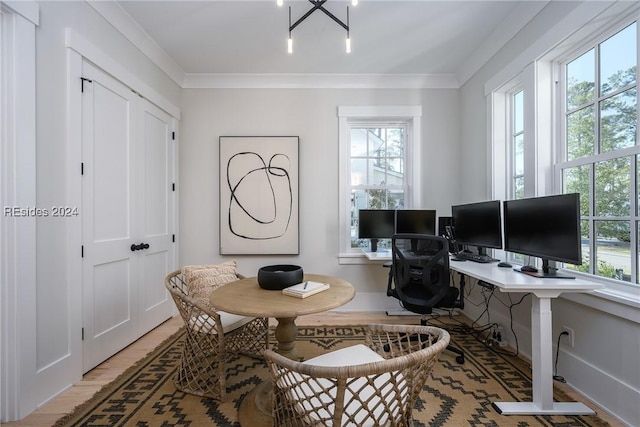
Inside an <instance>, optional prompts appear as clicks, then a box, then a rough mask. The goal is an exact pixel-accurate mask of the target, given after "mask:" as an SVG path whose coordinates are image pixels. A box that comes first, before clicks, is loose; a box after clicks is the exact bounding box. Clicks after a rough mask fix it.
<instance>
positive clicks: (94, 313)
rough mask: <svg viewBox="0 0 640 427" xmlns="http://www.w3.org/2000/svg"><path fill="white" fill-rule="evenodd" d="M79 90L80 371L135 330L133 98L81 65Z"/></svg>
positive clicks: (112, 81) (130, 338)
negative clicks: (82, 81)
mask: <svg viewBox="0 0 640 427" xmlns="http://www.w3.org/2000/svg"><path fill="white" fill-rule="evenodd" d="M83 75H84V76H85V78H88V79H90V80H91V82H92V83H91V84H85V85H84V93H83V96H82V132H83V135H82V136H83V138H82V139H83V142H82V162H83V171H84V172H83V178H82V211H81V212H82V215H83V218H82V240H83V277H82V279H83V331H84V334H83V335H84V341H83V372H86V371H88V370H89V369H91V368H93V367H94V366H96V365H97V364H98V363H100V362H102V361H103V360H105V359H106V358H108V357H109V356H111V355H113V354H114V353H115V352H117V351H118V350H120V349H122V348H123V347H125V346H126V345H128V344H130V343H131V342H132V341H133V340H134V339H135V338H137V336H136V329H137V313H136V310H135V308H136V307H137V295H136V288H135V283H136V281H137V270H138V263H139V261H138V259H139V257H137V256H136V254H135V253H134V252H131V250H130V249H129V247H130V245H131V236H134V235H135V234H136V232H137V230H136V227H137V224H136V222H135V221H132V216H131V213H132V212H135V210H136V209H137V206H136V198H135V197H134V194H133V192H132V189H133V188H136V187H137V186H138V185H139V184H138V182H137V177H136V174H134V173H132V170H133V169H132V165H133V164H135V163H136V161H137V159H136V153H135V150H134V146H133V144H132V141H133V138H134V137H135V135H136V120H135V119H136V117H135V114H134V112H135V108H134V107H135V105H136V104H135V103H136V102H137V99H136V98H137V96H136V95H135V94H134V93H133V92H132V91H131V90H129V89H128V88H127V87H125V86H124V85H122V84H121V83H120V82H118V81H117V80H115V79H113V78H111V77H110V76H109V75H107V74H106V73H104V72H102V71H100V70H98V69H97V68H95V67H93V66H92V65H90V64H89V63H86V62H85V63H83Z"/></svg>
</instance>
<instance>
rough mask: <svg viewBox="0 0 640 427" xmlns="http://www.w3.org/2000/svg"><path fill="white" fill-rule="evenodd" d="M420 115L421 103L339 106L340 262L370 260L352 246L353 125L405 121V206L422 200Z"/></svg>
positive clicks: (359, 262) (410, 205)
mask: <svg viewBox="0 0 640 427" xmlns="http://www.w3.org/2000/svg"><path fill="white" fill-rule="evenodd" d="M421 118H422V106H419V105H415V106H339V107H338V130H339V138H338V140H339V141H338V142H339V158H340V159H339V173H340V178H339V192H338V194H339V201H338V206H339V230H340V231H339V235H340V238H339V244H340V247H339V251H338V260H339V263H340V264H367V263H371V261H369V260H368V259H367V258H366V256H365V255H364V253H363V252H362V250H360V249H358V248H351V233H350V230H351V224H350V219H351V188H352V187H351V166H350V165H351V153H350V151H351V150H350V145H349V141H350V129H351V127H352V126H353V125H362V124H366V125H369V124H378V125H381V124H384V125H394V124H395V125H397V124H406V129H407V134H406V141H405V182H406V193H405V200H406V201H407V208H410V207H414V206H420V203H421V174H420V167H419V165H420V163H421V149H420V147H421V129H420V128H421Z"/></svg>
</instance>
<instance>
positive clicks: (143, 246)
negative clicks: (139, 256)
mask: <svg viewBox="0 0 640 427" xmlns="http://www.w3.org/2000/svg"><path fill="white" fill-rule="evenodd" d="M143 249H149V244H148V243H140V244H139V245H136V244H135V243H134V244H132V245H131V252H135V251H141V250H143Z"/></svg>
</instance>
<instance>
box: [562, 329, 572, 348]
mask: <svg viewBox="0 0 640 427" xmlns="http://www.w3.org/2000/svg"><path fill="white" fill-rule="evenodd" d="M562 332H566V333H567V335H563V336H562V339H563V340H564V342H565V343H567V344H569V346H571V347H573V329H571V328H570V327H568V326H563V327H562Z"/></svg>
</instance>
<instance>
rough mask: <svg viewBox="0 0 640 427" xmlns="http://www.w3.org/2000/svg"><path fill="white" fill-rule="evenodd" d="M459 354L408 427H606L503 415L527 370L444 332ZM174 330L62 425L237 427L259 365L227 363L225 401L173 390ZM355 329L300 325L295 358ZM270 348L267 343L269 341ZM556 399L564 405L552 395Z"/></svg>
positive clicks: (526, 384)
mask: <svg viewBox="0 0 640 427" xmlns="http://www.w3.org/2000/svg"><path fill="white" fill-rule="evenodd" d="M448 330H449V331H450V333H451V337H452V341H453V344H454V345H456V346H457V347H460V348H462V349H463V350H464V351H465V353H466V354H465V356H466V361H465V363H464V365H459V364H458V363H456V361H455V358H454V356H455V355H454V354H453V353H451V352H448V351H445V352H444V353H443V354H442V355H441V356H440V361H439V363H437V364H436V366H435V367H434V370H433V371H432V374H431V378H430V379H429V380H427V383H426V384H425V387H424V390H423V392H422V394H421V395H420V398H419V399H418V401H417V403H416V408H415V410H414V418H415V422H414V426H415V427H418V426H518V427H525V426H606V425H608V424H607V423H606V422H604V421H602V420H601V419H600V418H598V417H597V416H514V415H510V416H503V415H500V414H498V413H497V412H496V410H495V409H494V408H493V407H492V405H491V403H492V402H494V401H519V400H529V401H530V400H531V379H530V367H529V366H528V365H527V364H526V363H524V362H523V361H522V360H521V359H519V358H517V357H513V356H509V355H504V354H500V353H496V352H494V351H492V350H491V349H489V348H487V347H485V345H484V344H483V343H482V342H480V341H478V340H477V339H476V338H474V337H473V336H471V335H469V334H465V333H463V332H461V331H456V330H455V328H453V329H448ZM182 336H183V333H182V331H180V332H178V333H176V334H175V335H174V336H172V337H170V338H169V339H167V340H166V341H165V342H164V343H162V344H161V345H160V346H158V347H157V348H156V349H155V350H153V351H152V352H151V353H149V355H148V356H147V357H145V358H144V359H143V360H142V361H140V362H139V363H137V364H136V365H135V366H133V367H131V368H129V369H128V370H127V371H126V372H125V373H124V374H122V375H121V376H120V377H119V378H118V379H116V380H115V381H113V382H112V383H111V384H108V385H106V386H105V387H104V388H103V389H102V390H101V391H99V392H98V393H96V395H95V396H94V397H93V398H92V399H91V400H90V401H88V402H86V403H85V404H83V405H81V406H80V407H78V408H76V409H75V410H74V412H73V413H71V414H69V415H67V416H65V417H63V418H62V419H60V420H58V422H57V423H56V424H55V426H56V427H63V426H205V425H206V426H212V425H213V426H238V425H239V424H238V422H237V411H238V407H239V406H240V403H241V402H242V399H243V398H244V397H245V396H246V395H247V393H249V392H250V391H251V390H252V389H253V388H254V387H255V386H256V385H258V384H259V383H261V382H262V381H264V380H265V379H267V378H268V376H269V374H268V371H267V367H266V364H265V363H264V362H262V361H258V360H254V359H251V358H249V357H246V356H238V357H237V358H235V359H234V360H233V362H232V363H230V364H229V369H228V379H227V384H228V393H229V399H228V401H227V402H225V403H218V402H216V401H214V400H211V399H206V398H200V397H196V396H192V395H189V394H185V393H182V392H179V391H177V390H176V389H175V387H174V385H173V379H172V378H173V375H174V373H175V371H176V367H177V365H178V361H179V359H180V351H181V345H182ZM363 336H364V329H363V327H362V326H327V327H300V328H299V336H298V344H297V350H298V354H299V355H301V356H303V357H305V358H309V357H313V356H316V355H318V354H321V353H325V352H328V351H332V350H335V349H338V348H342V347H345V346H348V345H353V344H354V343H358V342H363V340H364V339H363ZM272 342H275V341H272ZM555 399H556V400H562V401H570V400H571V399H570V398H569V397H568V396H566V395H564V394H563V393H562V392H561V391H559V390H556V395H555Z"/></svg>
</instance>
